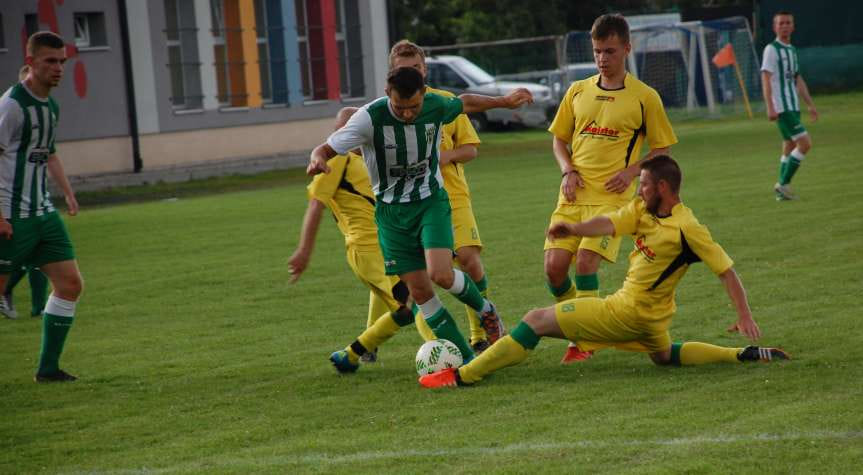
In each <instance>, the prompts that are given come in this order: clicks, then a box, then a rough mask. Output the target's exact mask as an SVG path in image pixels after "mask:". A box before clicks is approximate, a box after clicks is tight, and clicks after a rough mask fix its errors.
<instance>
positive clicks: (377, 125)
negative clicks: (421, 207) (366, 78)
mask: <svg viewBox="0 0 863 475" xmlns="http://www.w3.org/2000/svg"><path fill="white" fill-rule="evenodd" d="M462 108H463V105H462V102H461V99H459V98H457V97H443V96H439V95H437V94H432V93H428V94H426V95H425V96H424V98H423V107H422V110H421V111H420V114H419V115H418V116H417V119H416V120H415V121H414V122H413V123H410V124H408V123H405V122H402V121H401V120H399V119H398V118H396V116H395V114H393V112H392V110H391V109H390V103H389V99H388V98H386V97H381V98H379V99H377V100H375V101H374V102H371V103H369V104H366V105H365V106H363V107H362V108H361V109H360V110H358V111H357V112H356V113H355V114H354V115H353V116H351V118H350V120H349V121H348V123H347V124H345V126H344V127H342V128H341V129H339V130H337V131H336V132H334V133H333V134H332V135H330V137H329V138H328V139H327V144H329V146H330V147H332V148H333V150H335V151H336V153H338V154H340V155H344V154H346V153H348V152H349V151H351V150H354V149H356V148H357V147H361V148H362V151H363V160H364V161H365V164H366V169H367V170H368V172H369V179H370V180H371V184H372V190H374V193H375V196H376V197H377V200H378V202H380V203H410V202H415V201H419V200H422V199H425V198H428V197H429V196H431V195H432V194H433V193H434V192H436V191H437V190H439V189H440V188H442V187H443V176H442V175H441V172H440V167H439V164H438V156H439V154H438V149H439V145H440V134H441V126H442V124H446V123H449V122H452V121H453V120H455V118H456V117H458V115H459V114H461V112H462Z"/></svg>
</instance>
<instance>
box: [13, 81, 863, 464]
mask: <svg viewBox="0 0 863 475" xmlns="http://www.w3.org/2000/svg"><path fill="white" fill-rule="evenodd" d="M816 101H818V105H819V110H820V112H821V114H822V117H821V120H820V121H819V122H818V123H816V124H807V127H809V129H810V130H811V132H812V136H813V141H814V148H813V151H812V153H810V156H809V157H808V158H807V159H806V162H805V163H804V165H803V166H802V167H801V170H800V172H799V174H798V176H797V177H796V178H795V181H794V185H795V187H796V189H797V190H798V191H799V193H800V195H801V199H800V200H799V201H796V202H790V203H777V202H775V201H774V200H773V193H772V191H771V186H772V184H773V183H774V181H775V178H776V174H777V169H778V156H779V139H778V133H777V131H776V129H775V126H774V125H773V124H770V123H768V122H767V121H766V120H763V119H761V118H759V119H758V120H755V121H747V120H736V119H735V120H724V121H712V122H706V121H705V122H684V123H681V124H676V125H677V128H676V131H677V133H678V136H679V139H680V144H679V145H678V146H675V147H674V155H675V156H676V157H677V158H678V159H679V160H680V162H681V163H682V166H683V169H684V185H683V187H684V192H683V198H684V201H685V202H686V204H687V205H688V206H689V207H691V208H692V209H693V210H695V212H696V215H697V216H698V217H699V218H700V220H701V221H702V222H703V223H706V224H707V225H708V226H709V227H710V229H711V231H712V233H713V235H714V237H715V238H716V239H717V240H718V241H719V242H720V243H722V244H723V246H724V247H725V249H726V250H727V251H728V253H729V254H730V255H731V256H732V257H733V258H734V259H735V261H736V268H737V270H738V272H739V273H740V275H741V277H742V279H743V282H744V284H745V285H746V288H747V290H748V293H749V297H750V301H751V304H752V307H753V311H754V315H755V318H756V320H757V321H758V322H759V324H760V325H761V328H762V330H763V332H764V337H763V340H762V341H763V343H765V344H769V345H781V346H783V347H785V348H786V349H788V350H789V351H790V352H791V353H792V354H793V355H794V356H795V360H794V361H791V362H788V363H782V364H770V365H761V364H757V365H747V366H745V367H744V366H738V365H711V366H702V367H687V368H656V367H654V366H653V365H652V364H650V362H649V361H648V359H647V358H645V357H644V356H642V355H637V354H631V353H624V352H615V351H604V352H601V353H599V354H598V355H597V356H596V357H595V358H594V359H593V360H591V361H589V362H586V363H584V364H579V365H576V366H570V367H562V366H560V365H559V364H558V360H559V358H560V356H561V354H562V352H563V350H564V347H565V342H563V341H556V340H545V341H543V342H542V343H540V345H539V346H538V347H537V349H536V351H535V352H534V354H533V355H531V357H530V358H529V359H528V360H527V361H526V362H525V363H524V364H522V365H520V366H516V367H513V368H508V369H505V370H502V371H500V372H499V373H497V374H495V375H494V376H492V377H490V378H488V379H487V380H486V381H484V382H483V383H482V384H480V385H477V386H476V387H473V388H469V389H460V390H452V391H426V390H421V389H420V388H419V387H418V385H417V384H416V375H415V373H414V370H413V357H414V353H415V351H416V349H417V348H418V347H419V345H420V338H419V336H418V335H417V334H416V332H415V331H414V330H413V329H407V330H406V331H403V332H402V334H400V335H397V336H396V337H395V338H394V339H393V340H392V341H391V342H389V344H387V345H386V346H384V347H382V348H381V353H380V357H381V361H380V362H379V363H377V364H375V365H368V366H365V367H363V368H361V370H360V371H359V372H358V373H357V374H355V375H352V376H350V377H342V376H338V375H337V374H335V372H334V370H333V369H332V368H331V367H330V365H329V364H328V362H327V356H328V355H329V353H330V352H331V351H333V350H336V349H339V348H341V347H343V346H344V345H346V344H348V343H350V342H351V341H352V339H353V338H354V337H355V336H356V335H357V334H358V332H360V331H361V330H362V327H363V325H364V323H365V318H366V317H365V315H366V305H367V299H368V295H367V292H366V291H364V289H363V288H362V287H361V286H360V284H359V283H358V282H357V281H356V279H355V278H354V276H353V275H352V274H351V272H350V270H349V269H348V266H347V264H346V262H345V259H344V252H343V243H342V239H341V237H340V236H339V234H338V231H337V229H336V227H335V225H334V224H333V223H332V222H331V220H329V219H328V220H326V221H325V222H324V224H323V225H322V227H321V233H320V236H319V239H318V245H317V249H316V252H315V255H314V257H313V260H312V265H311V268H310V269H309V270H308V271H307V273H306V274H305V275H304V276H303V278H302V279H301V280H300V282H299V283H297V284H295V285H293V286H290V285H288V284H287V281H288V277H289V276H288V272H287V268H286V265H285V261H286V258H287V256H289V255H290V253H291V252H292V251H293V248H294V246H295V245H296V242H297V237H298V232H299V229H298V228H299V225H300V223H301V220H302V215H303V212H304V209H305V205H306V201H305V189H304V181H303V180H299V179H297V177H296V173H294V174H293V175H291V174H290V173H287V174H285V175H282V174H274V175H272V176H271V177H270V179H266V178H265V179H262V182H258V183H257V184H258V185H268V184H269V185H279V186H278V187H276V188H267V189H257V190H245V191H236V192H231V193H225V190H226V189H232V190H235V189H236V188H233V186H234V185H233V184H232V183H236V180H239V181H240V182H247V184H249V186H251V184H254V183H255V179H233V180H235V181H232V179H228V180H216V181H214V182H211V184H213V183H215V184H214V185H213V186H212V187H209V186H205V185H202V184H200V183H198V184H190V185H188V186H187V187H186V186H183V187H176V188H172V189H171V190H169V191H166V192H164V193H162V192H161V191H160V192H156V193H153V194H152V195H148V192H146V191H144V190H138V191H137V192H136V191H134V190H133V191H127V193H129V194H133V195H135V196H136V198H135V199H144V198H147V197H150V198H163V197H166V196H179V199H177V200H170V201H164V200H162V201H149V202H144V203H133V204H126V205H118V206H101V207H92V206H91V207H90V208H85V210H84V211H83V212H82V213H81V214H80V216H77V217H75V218H68V219H67V223H68V225H69V227H70V231H71V233H72V236H73V239H74V241H75V244H76V248H77V252H78V255H79V260H80V266H81V269H82V272H83V274H84V276H85V279H86V290H85V293H84V295H83V298H82V300H81V303H80V305H79V311H78V314H79V317H78V320H77V322H76V324H75V327H74V328H73V329H72V333H71V335H70V338H69V341H68V345H67V349H66V354H65V355H64V358H63V365H64V367H65V368H67V369H69V370H70V371H72V372H73V373H76V374H78V375H79V376H81V380H80V381H79V382H76V383H74V384H67V385H47V386H46V385H36V384H34V383H33V382H32V379H31V378H32V373H33V371H34V367H35V359H36V357H37V356H38V348H39V339H40V323H39V322H38V321H37V320H32V319H21V320H17V321H9V320H2V321H0V342H2V351H0V414H2V417H0V473H38V472H48V473H80V472H97V473H104V472H107V473H113V472H123V473H151V472H153V473H249V472H268V473H295V472H319V473H330V472H337V473H348V472H354V473H377V472H389V473H412V472H443V473H447V472H456V473H480V472H495V473H497V472H502V473H525V472H542V473H545V472H558V473H562V472H567V473H571V472H612V473H617V472H628V473H657V472H666V473H667V472H684V471H685V472H724V473H731V472H735V473H739V472H749V473H751V472H770V473H776V472H780V473H787V472H795V473H807V472H824V473H833V472H848V473H851V472H858V471H859V467H860V465H861V464H863V416H861V413H860V408H861V407H863V383H861V381H863V366H861V363H863V346H861V345H860V337H859V334H860V331H859V320H860V311H859V309H860V306H859V301H860V294H861V290H863V282H861V281H863V272H861V262H863V259H861V257H863V251H861V249H863V246H861V244H863V243H861V238H860V232H861V231H863V214H861V212H860V210H859V208H858V206H859V203H861V202H863V191H861V187H860V171H859V169H860V168H859V163H858V162H859V157H858V156H857V155H858V153H857V151H858V149H859V140H860V136H859V111H860V110H861V108H863V94H860V93H857V94H846V95H836V96H825V97H818V98H816ZM483 138H484V140H485V144H483V146H482V147H481V155H480V158H479V159H478V160H477V161H476V162H475V163H472V164H470V165H469V166H468V170H469V176H470V183H471V188H472V190H473V194H474V209H475V211H476V214H477V218H478V220H479V223H480V228H481V231H482V236H483V240H484V242H485V244H486V249H485V251H484V261H485V265H486V268H487V270H488V275H489V278H490V282H491V295H492V297H493V298H494V300H495V301H496V303H497V304H498V306H499V308H500V309H501V311H502V313H503V315H504V320H505V321H506V323H507V324H508V325H509V326H510V327H512V326H514V325H515V323H516V322H517V321H518V320H519V318H520V316H521V315H523V314H524V312H526V311H527V310H529V309H531V308H533V307H536V306H543V305H547V304H549V303H550V300H551V299H550V297H549V295H548V292H547V290H546V289H545V287H544V284H543V280H544V279H543V270H542V242H543V232H544V228H545V226H546V224H547V220H548V217H549V215H550V213H551V211H552V210H553V208H554V204H555V199H556V195H557V187H558V184H559V173H558V171H557V168H556V166H555V165H554V162H553V159H552V157H551V153H550V151H551V150H550V149H551V146H550V145H551V140H550V137H549V136H548V134H547V133H544V132H542V131H526V132H513V133H506V134H492V135H487V136H484V137H483ZM240 188H246V185H243V186H241V187H240ZM190 190H192V191H190ZM207 190H209V191H207ZM162 191H164V190H162ZM213 191H215V192H216V193H215V194H211V195H208V196H195V195H197V194H198V193H205V192H213ZM95 201H100V200H98V199H95ZM92 202H93V201H90V203H92ZM624 242H625V243H624V246H623V249H621V254H622V256H625V254H626V252H628V250H629V249H630V248H631V242H630V241H629V240H626V241H624ZM625 269H626V262H625V259H620V260H619V262H618V263H617V264H614V265H606V266H604V267H603V268H602V270H601V275H600V277H601V291H602V292H603V293H610V292H612V291H614V290H615V289H616V288H617V287H618V286H619V285H620V282H621V281H622V278H623V275H624V272H625ZM16 296H17V300H16V303H17V305H18V307H19V308H26V306H27V301H26V299H27V298H28V290H27V288H26V283H25V284H22V286H20V287H19V288H18V289H17V291H16ZM443 298H444V301H445V302H446V303H447V304H448V305H450V306H452V307H453V308H454V309H456V311H457V313H458V314H459V315H458V318H459V319H460V318H461V312H462V310H461V306H460V305H459V306H456V305H455V304H454V301H453V300H452V298H450V297H449V296H448V295H447V296H444V297H443ZM677 301H678V304H679V310H678V313H677V315H676V316H675V320H674V322H673V324H672V334H673V336H674V337H675V339H678V340H699V341H707V342H714V343H717V344H720V345H734V346H738V345H742V344H744V341H743V340H742V339H741V338H740V337H737V336H733V335H729V334H727V333H726V332H725V328H726V327H727V326H728V325H729V324H730V323H732V322H733V321H734V319H735V314H734V312H733V309H732V308H731V307H730V305H729V301H728V298H727V297H726V296H725V294H724V291H723V289H722V287H721V284H720V283H719V281H718V280H717V279H716V277H714V276H713V275H712V274H711V273H710V272H709V271H708V269H707V268H706V267H705V266H703V265H696V266H694V268H693V269H691V270H690V271H689V273H688V275H687V276H686V278H685V279H684V280H683V282H682V284H681V285H680V287H679V289H678V299H677Z"/></svg>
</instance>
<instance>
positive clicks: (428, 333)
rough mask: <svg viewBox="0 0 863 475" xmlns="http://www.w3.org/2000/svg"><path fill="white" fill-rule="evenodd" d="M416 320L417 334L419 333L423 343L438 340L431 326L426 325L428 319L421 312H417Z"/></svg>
mask: <svg viewBox="0 0 863 475" xmlns="http://www.w3.org/2000/svg"><path fill="white" fill-rule="evenodd" d="M414 318H415V323H416V325H417V332H419V334H420V336H421V337H422V339H423V341H432V340H435V339H437V337H436V336H435V334H434V332H433V331H432V329H431V327H430V326H429V324H428V323H426V317H425V316H424V315H423V313H422V312H421V311H420V312H417V314H416V317H414Z"/></svg>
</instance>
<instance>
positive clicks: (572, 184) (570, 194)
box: [560, 170, 584, 202]
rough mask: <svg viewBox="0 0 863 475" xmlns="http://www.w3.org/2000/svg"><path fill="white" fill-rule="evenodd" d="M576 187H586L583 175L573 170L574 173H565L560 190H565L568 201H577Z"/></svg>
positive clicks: (564, 195) (564, 193)
mask: <svg viewBox="0 0 863 475" xmlns="http://www.w3.org/2000/svg"><path fill="white" fill-rule="evenodd" d="M576 188H584V180H582V179H581V175H579V174H578V172H577V171H575V170H573V171H572V173H567V174H566V175H564V176H563V178H562V179H561V181H560V191H561V192H563V197H564V198H566V201H569V202H573V201H575V189H576Z"/></svg>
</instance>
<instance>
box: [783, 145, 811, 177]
mask: <svg viewBox="0 0 863 475" xmlns="http://www.w3.org/2000/svg"><path fill="white" fill-rule="evenodd" d="M804 158H806V155H804V154H802V153H800V150H799V149H797V148H795V149H794V150H792V151H791V155H790V156H789V159H788V164H787V165H786V166H785V171H784V172H783V173H782V176H781V177H780V178H779V183H780V184H782V185H787V184H789V183H791V179H792V178H794V174H795V173H797V169H798V168H800V163H801V162H803V159H804Z"/></svg>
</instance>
